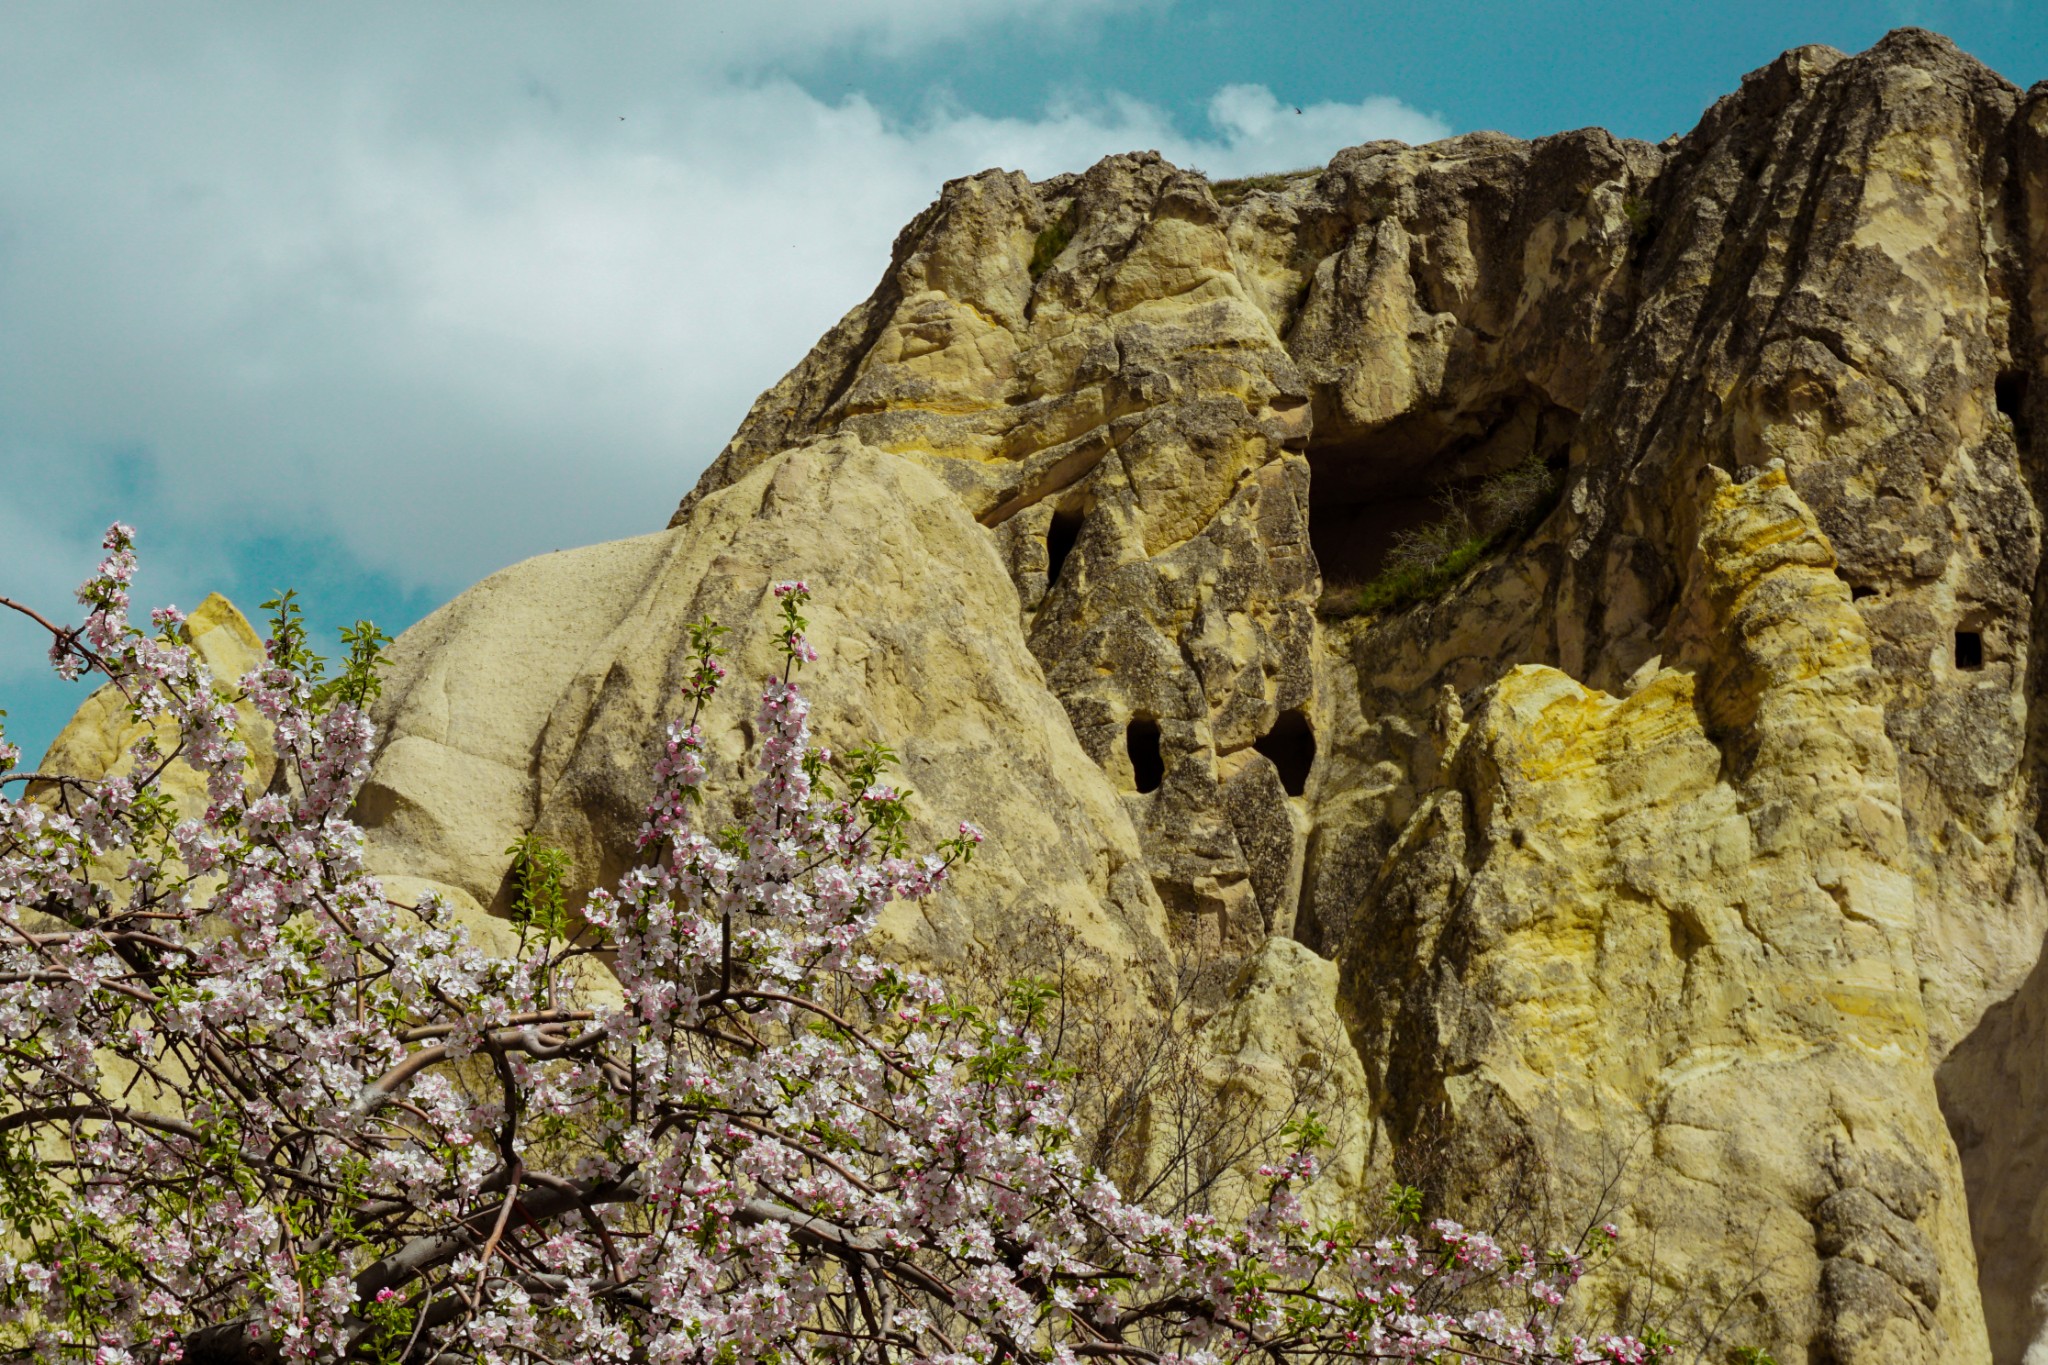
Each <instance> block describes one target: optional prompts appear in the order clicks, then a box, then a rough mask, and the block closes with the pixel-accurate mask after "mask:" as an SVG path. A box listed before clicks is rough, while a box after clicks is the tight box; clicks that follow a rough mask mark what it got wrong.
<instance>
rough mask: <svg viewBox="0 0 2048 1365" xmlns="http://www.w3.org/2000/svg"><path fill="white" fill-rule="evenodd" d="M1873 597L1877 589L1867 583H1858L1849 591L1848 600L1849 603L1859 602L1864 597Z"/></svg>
mask: <svg viewBox="0 0 2048 1365" xmlns="http://www.w3.org/2000/svg"><path fill="white" fill-rule="evenodd" d="M1875 596H1877V589H1876V588H1873V587H1871V586H1870V585H1869V584H1868V583H1858V584H1856V585H1855V586H1853V587H1851V588H1850V589H1849V600H1850V601H1851V602H1861V601H1862V600H1863V599H1864V598H1866V597H1875Z"/></svg>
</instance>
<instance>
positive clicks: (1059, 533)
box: [1045, 508, 1081, 592]
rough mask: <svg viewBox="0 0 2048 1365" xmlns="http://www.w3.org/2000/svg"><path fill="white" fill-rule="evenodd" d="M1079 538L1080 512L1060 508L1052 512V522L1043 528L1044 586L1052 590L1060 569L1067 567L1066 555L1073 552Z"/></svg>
mask: <svg viewBox="0 0 2048 1365" xmlns="http://www.w3.org/2000/svg"><path fill="white" fill-rule="evenodd" d="M1080 539H1081V512H1080V509H1079V508H1076V509H1074V510H1072V511H1068V510H1065V509H1062V510H1060V511H1057V512H1054V513H1053V514H1052V524H1051V525H1050V526H1047V527H1046V528H1045V588H1046V591H1047V592H1050V591H1052V586H1053V584H1055V583H1057V582H1059V581H1060V570H1061V569H1064V568H1066V567H1067V556H1068V555H1071V554H1072V553H1074V545H1075V543H1076V542H1078V541H1079V540H1080Z"/></svg>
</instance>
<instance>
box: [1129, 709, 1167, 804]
mask: <svg viewBox="0 0 2048 1365" xmlns="http://www.w3.org/2000/svg"><path fill="white" fill-rule="evenodd" d="M1124 752H1125V753H1127V754H1129V755H1130V757H1131V776H1132V778H1133V779H1135V781H1136V784H1137V788H1138V790H1139V791H1140V792H1156V791H1158V790H1159V784H1160V783H1161V782H1163V781H1165V780H1166V756H1165V755H1164V754H1163V753H1162V752H1161V751H1160V748H1159V722H1158V721H1156V720H1154V719H1152V718H1151V717H1150V716H1134V717H1132V718H1131V725H1130V728H1129V729H1128V730H1125V731H1124Z"/></svg>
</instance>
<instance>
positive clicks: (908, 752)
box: [360, 438, 1165, 1008]
mask: <svg viewBox="0 0 2048 1365" xmlns="http://www.w3.org/2000/svg"><path fill="white" fill-rule="evenodd" d="M786 578H803V579H806V580H807V581H808V582H810V583H811V585H812V588H813V591H814V593H815V600H814V603H813V607H812V609H811V611H810V613H809V615H810V619H811V623H812V628H811V638H812V640H813V641H814V643H815V644H816V645H817V646H818V648H819V650H820V651H821V653H822V654H823V656H824V658H823V661H822V662H821V663H819V664H818V665H816V666H814V667H813V668H811V669H809V670H807V671H806V673H805V674H804V676H803V681H804V684H805V687H806V691H807V693H808V694H809V695H810V697H811V699H812V702H813V707H814V711H813V718H812V728H813V732H814V733H815V735H816V736H817V737H818V740H819V742H821V743H823V744H827V745H830V746H834V747H841V748H843V747H846V746H848V745H851V744H855V743H860V742H862V741H865V740H870V739H878V740H883V741H885V742H887V743H889V744H891V745H892V746H893V747H894V748H895V749H896V750H897V751H898V753H899V754H900V755H901V758H902V761H901V766H900V769H899V776H900V777H901V778H902V779H903V780H904V781H905V782H906V783H907V785H908V786H909V787H910V788H911V790H912V792H913V793H914V799H913V810H914V812H915V813H916V815H917V816H918V818H919V826H918V829H917V831H916V837H921V838H923V839H924V840H925V841H927V842H928V843H929V842H932V841H935V840H936V839H937V838H940V837H944V836H946V835H948V834H950V833H951V832H952V829H953V825H954V824H955V823H957V821H959V820H961V819H963V818H968V817H970V816H971V817H972V818H973V819H974V820H975V821H976V823H978V824H980V825H981V826H982V828H983V829H984V830H985V832H986V834H987V842H986V843H985V844H984V846H983V848H982V850H981V852H980V854H979V855H978V856H977V858H976V860H975V862H974V864H973V867H972V871H971V876H972V891H971V894H965V895H961V896H955V897H949V898H947V899H946V901H944V902H943V903H941V904H938V905H935V906H933V907H932V908H931V910H930V911H929V912H928V913H929V914H930V915H931V916H933V917H932V918H926V914H927V912H921V911H919V910H917V909H916V908H914V907H899V908H898V909H897V910H896V911H892V918H891V919H889V920H888V921H886V924H885V927H887V928H888V929H889V930H890V931H891V932H892V933H893V934H894V935H895V936H896V937H897V938H898V939H899V941H900V942H902V943H903V944H904V945H905V946H906V947H907V948H908V949H909V950H911V951H914V952H917V953H918V954H920V955H921V956H922V957H924V958H925V959H927V960H930V961H936V962H941V963H958V962H959V961H960V960H961V959H962V954H963V953H964V951H965V950H966V949H967V948H968V947H970V946H973V945H977V944H979V945H982V946H999V945H1000V944H1001V942H1002V941H1003V939H1004V937H1005V935H1007V934H1010V933H1013V932H1016V931H1018V930H1020V929H1021V928H1022V927H1024V926H1028V925H1030V924H1033V923H1036V922H1039V921H1041V920H1043V919H1045V918H1046V917H1048V916H1057V917H1058V918H1059V919H1061V920H1062V921H1063V922H1064V923H1066V924H1068V925H1069V926H1071V927H1073V928H1074V929H1076V930H1077V931H1078V932H1079V933H1080V936H1081V938H1082V940H1083V942H1084V943H1085V945H1086V946H1087V947H1088V948H1089V949H1090V950H1091V952H1092V954H1093V956H1094V959H1095V970H1094V972H1093V973H1092V974H1091V976H1090V980H1091V982H1092V983H1093V985H1092V986H1091V990H1096V991H1099V992H1101V993H1103V994H1104V997H1105V998H1102V999H1098V1000H1092V1001H1091V1004H1092V1005H1097V1006H1101V1007H1104V1008H1108V1007H1110V1005H1111V1003H1112V1002H1111V1000H1110V999H1109V998H1107V997H1109V996H1117V995H1121V996H1122V997H1123V998H1124V999H1125V1000H1126V1002H1128V1000H1129V999H1130V998H1133V996H1134V994H1135V993H1138V992H1141V991H1142V989H1143V987H1144V983H1145V981H1146V980H1147V979H1148V978H1147V973H1148V972H1149V971H1150V970H1151V969H1152V968H1153V967H1155V966H1156V965H1157V964H1158V963H1160V962H1161V961H1162V960H1163V953H1164V947H1165V940H1164V935H1165V923H1164V919H1163V915H1162V912H1161V909H1160V906H1159V902H1158V900H1157V898H1156V897H1155V896H1154V895H1153V893H1152V890H1151V886H1150V883H1149V881H1148V880H1147V879H1146V877H1145V875H1144V871H1143V861H1142V855H1141V853H1140V849H1139V846H1138V842H1137V836H1136V833H1135V832H1134V831H1133V829H1132V828H1131V824H1130V821H1129V819H1128V818H1127V817H1126V815H1125V813H1124V810H1123V807H1122V805H1121V803H1120V802H1119V801H1118V799H1117V797H1116V795H1115V792H1114V791H1113V789H1112V788H1111V786H1110V784H1109V781H1108V779H1107V778H1106V777H1105V776H1104V774H1103V773H1102V772H1101V771H1100V770H1099V769H1098V768H1096V766H1095V765H1094V764H1092V763H1090V762H1089V761H1088V759H1087V757H1086V755H1084V754H1083V753H1082V752H1081V750H1080V748H1079V746H1078V745H1077V744H1076V743H1075V741H1074V739H1073V735H1072V731H1071V730H1070V729H1069V728H1068V726H1067V725H1066V723H1065V718H1064V717H1063V716H1062V715H1061V713H1060V711H1059V707H1058V703H1057V702H1056V701H1054V699H1053V698H1052V697H1051V695H1050V694H1049V693H1048V692H1047V691H1046V689H1045V685H1044V681H1043V676H1042V674H1041V673H1040V671H1039V668H1038V664H1037V662H1036V661H1035V660H1034V659H1033V658H1032V657H1031V654H1030V652H1029V651H1028V650H1027V649H1026V648H1025V644H1024V638H1023V633H1022V631H1021V629H1020V628H1019V626H1018V617H1017V605H1016V595H1015V593H1014V591H1013V590H1012V589H1011V587H1010V583H1009V580H1008V578H1007V576H1006V575H1005V574H1004V571H1003V568H1002V564H1001V562H1000V561H999V560H998V559H997V558H996V555H995V552H994V549H993V547H992V546H991V545H990V543H989V541H988V538H987V536H986V534H985V532H983V531H982V529H981V528H980V527H979V526H977V525H976V524H975V522H974V520H973V518H972V517H970V516H969V515H968V514H967V513H966V512H965V511H964V510H963V509H962V508H961V507H960V506H959V504H958V502H957V501H956V500H955V499H953V498H952V497H951V496H949V495H948V493H947V491H946V490H945V489H944V488H943V487H942V486H941V485H940V484H938V483H937V481H936V480H934V479H933V478H932V476H931V475H930V474H928V473H926V472H925V471H923V470H922V469H920V468H919V467H918V466H917V465H916V464H914V463H911V462H909V461H904V460H900V459H895V458H893V457H890V456H887V455H883V454H880V453H878V452H876V451H873V450H871V449H868V448H866V447H864V446H862V445H861V444H860V443H858V442H857V441H854V440H851V439H844V438H842V439H838V440H835V441H832V442H826V443H822V444H819V445H815V446H812V447H808V448H806V449H804V450H800V451H794V452H791V453H789V454H787V455H784V456H780V457H777V458H775V459H772V460H770V461H767V462H765V463H764V464H762V465H761V466H760V467H758V468H757V469H756V470H754V471H753V472H752V473H750V474H749V475H748V476H747V477H745V478H743V479H741V480H740V481H739V482H737V483H735V484H733V485H731V486H730V487H728V488H726V489H724V490H722V491H721V492H719V493H718V494H717V495H715V496H713V497H709V498H706V499H704V500H703V501H702V502H701V503H700V504H699V506H698V508H697V511H696V513H695V515H694V516H693V519H692V523H691V525H690V527H689V528H688V530H687V531H682V532H664V533H662V534H659V535H654V536H646V537H642V538H640V539H638V540H633V541H625V542H621V543H618V544H614V545H604V546H597V547H594V548H592V549H589V550H577V551H569V552H565V553H562V554H555V555H548V556H544V557H543V558H540V559H536V560H530V561H528V562H526V563H524V564H521V565H517V566H515V567H513V568H511V569H508V570H506V571H504V572H503V573H500V574H497V575H495V576H493V577H492V578H490V579H487V580H485V581H484V582H483V583H481V584H479V585H478V586H477V587H476V588H473V589H471V590H470V591H469V592H468V593H466V594H464V595H463V596H462V597H460V598H457V599H456V600H455V601H454V602H452V603H450V604H449V605H448V606H446V607H443V608H442V609H441V610H440V611H438V612H436V613H434V615H432V616H430V617H429V618H427V620H425V621H423V622H421V623H420V624H419V625H418V626H416V627H414V628H413V629H412V630H410V631H408V632H406V634H405V636H404V637H403V638H402V639H401V641H400V642H399V644H398V645H397V646H395V647H394V649H393V665H392V667H391V669H390V671H389V674H388V677H387V680H386V683H385V691H384V697H383V700H382V701H381V702H380V704H379V706H378V709H377V715H378V718H379V720H380V723H381V725H382V727H383V730H384V738H383V741H382V746H383V747H382V750H381V752H380V754H379V757H378V759H377V764H376V769H375V773H374V775H373V777H372V779H371V781H370V784H369V785H368V786H367V787H366V788H365V789H364V793H363V796H362V798H361V803H360V805H361V812H362V818H363V821H364V823H365V825H366V826H367V827H368V828H369V830H370V832H371V863H372V866H373V868H375V869H376V870H378V871H380V872H381V871H391V872H409V873H412V874H414V875H417V876H424V877H430V878H433V879H435V880H437V881H439V882H443V883H446V884H448V885H451V886H455V887H458V888H460V889H461V890H462V891H463V892H465V893H466V894H467V895H468V896H470V897H472V898H473V899H474V900H475V901H476V902H477V903H479V904H482V905H485V906H492V907H494V908H500V909H501V908H502V906H503V903H504V899H505V895H506V888H505V879H506V874H507V871H508V870H509V866H510V860H509V858H508V857H507V856H506V854H505V852H504V850H505V849H506V848H507V846H508V845H509V844H510V843H511V842H512V840H513V839H515V838H517V837H518V836H520V835H522V834H525V833H528V832H538V833H539V834H540V835H542V836H543V837H544V838H546V839H548V840H549V841H551V842H553V843H555V844H557V845H559V846H561V847H564V848H566V849H567V850H569V851H570V853H571V854H572V855H573V857H574V861H575V867H576V871H577V876H578V879H579V881H580V886H579V887H578V888H577V889H579V890H580V889H584V888H587V887H589V886H591V885H594V884H596V883H597V881H599V880H600V879H608V878H610V877H611V876H614V875H616V874H617V872H619V871H620V870H622V869H623V868H624V867H625V865H626V863H627V860H628V859H629V858H630V857H631V856H632V849H633V839H634V836H635V835H636V833H637V831H638V829H639V826H640V823H641V818H642V815H641V813H642V810H643V808H644V806H645V804H646V801H647V799H648V797H649V796H650V795H651V794H652V790H653V788H652V780H653V779H652V773H651V769H652V766H653V755H654V752H655V749H656V746H657V745H658V743H659V739H660V735H661V729H662V726H663V725H664V724H665V723H666V721H667V720H668V719H670V718H671V716H672V715H673V714H674V713H675V712H676V710H677V707H678V705H679V703H678V696H679V692H678V687H679V684H680V682H681V680H682V677H683V676H684V673H685V671H686V669H687V667H688V660H687V658H686V656H685V653H684V644H685V642H686V641H687V638H688V636H687V625H688V623H689V622H691V621H694V620H697V619H699V618H700V617H709V618H710V619H712V620H715V621H718V622H720V623H722V624H724V625H726V626H728V627H729V628H730V629H731V631H732V635H731V637H730V638H731V640H732V642H733V648H734V655H733V659H732V682H731V684H730V686H729V687H728V690H727V692H726V694H725V695H724V696H723V697H722V698H721V699H720V700H719V702H718V703H717V706H718V712H717V714H714V715H712V716H710V717H708V718H707V720H706V726H707V733H708V734H709V735H710V736H711V737H712V738H713V740H714V743H715V745H716V746H717V748H716V761H715V762H714V764H713V771H712V774H711V778H710V780H709V783H708V785H709V787H710V789H711V790H712V791H713V792H714V793H722V794H723V795H722V797H719V798H716V799H715V800H714V809H715V808H716V804H717V799H725V800H729V799H730V798H731V796H732V795H733V794H735V793H737V792H738V791H739V790H741V789H742V787H743V785H744V783H745V782H746V781H749V780H750V775H749V770H744V769H743V768H742V766H741V765H742V763H743V762H745V761H747V759H748V753H747V751H746V737H747V735H748V734H749V733H750V732H751V724H752V713H753V691H754V689H757V688H758V685H759V681H760V680H761V679H762V678H765V677H766V676H768V675H769V674H770V673H771V672H773V671H774V670H775V669H776V667H777V660H776V657H775V654H774V646H773V633H774V620H775V615H776V607H775V600H774V597H773V594H772V592H771V588H772V586H773V585H774V584H775V583H776V582H778V581H781V580H783V579H786ZM457 792H459V793H460V799H452V800H451V799H448V797H449V796H451V795H454V794H455V793H457Z"/></svg>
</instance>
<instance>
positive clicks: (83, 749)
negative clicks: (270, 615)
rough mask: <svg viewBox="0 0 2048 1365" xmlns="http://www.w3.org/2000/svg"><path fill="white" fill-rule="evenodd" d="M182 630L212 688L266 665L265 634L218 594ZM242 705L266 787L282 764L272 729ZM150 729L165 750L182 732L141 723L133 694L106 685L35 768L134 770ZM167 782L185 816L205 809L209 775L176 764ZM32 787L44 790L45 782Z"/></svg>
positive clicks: (228, 688) (231, 686)
mask: <svg viewBox="0 0 2048 1365" xmlns="http://www.w3.org/2000/svg"><path fill="white" fill-rule="evenodd" d="M182 633H183V635H184V639H185V642H186V643H187V644H189V645H191V646H192V647H193V649H194V650H195V651H197V653H198V655H199V659H200V662H201V663H203V664H204V665H205V666H206V670H207V672H208V674H210V675H211V677H212V678H213V681H214V685H215V686H216V687H217V688H220V689H221V690H222V691H223V692H224V693H230V694H232V693H233V692H235V691H236V690H237V685H238V684H239V683H240V681H241V679H242V677H243V676H244V675H245V674H247V673H248V672H249V671H250V670H251V669H253V668H256V667H259V666H260V665H261V664H262V663H263V641H262V639H261V638H259V637H258V636H257V634H256V631H255V629H254V628H253V627H251V626H250V624H249V621H248V618H247V617H245V616H243V615H242V613H241V612H240V611H239V610H238V609H237V608H236V607H235V604H234V603H232V602H230V601H228V599H227V598H225V597H222V596H221V595H220V594H219V593H217V592H216V593H208V594H207V596H206V600H205V601H203V602H201V603H200V604H199V605H198V607H197V608H195V609H194V610H193V611H192V613H191V614H190V615H189V616H187V617H186V618H185V625H184V629H183V632H182ZM237 710H238V712H239V714H240V716H241V720H242V730H243V739H244V742H245V743H247V744H248V746H249V751H250V752H249V781H250V784H251V785H252V786H255V787H261V786H263V785H265V784H267V783H268V782H269V781H270V775H271V771H272V769H273V768H274V767H275V766H276V763H277V755H276V752H275V751H274V750H273V749H272V748H271V747H270V740H269V727H268V725H267V724H266V723H265V722H264V721H263V720H262V718H261V717H259V716H258V715H257V714H256V708H255V707H253V706H250V705H248V704H247V703H243V704H241V705H240V706H239V707H238V708H237ZM151 732H153V733H154V734H156V736H157V738H158V740H159V741H160V742H161V743H162V745H163V747H164V751H165V752H166V753H168V752H170V749H171V747H172V742H173V741H174V740H175V738H176V732H175V730H174V729H173V727H172V726H171V724H170V723H169V722H168V721H163V720H158V721H153V722H150V723H148V724H144V723H142V722H139V721H137V720H136V719H135V718H134V717H133V716H132V715H130V714H129V710H128V701H127V698H125V697H124V696H122V694H121V692H120V691H119V689H117V688H114V687H110V686H101V687H99V688H98V689H96V690H95V691H94V692H93V693H92V695H91V696H89V697H87V698H86V699H85V700H84V701H83V702H81V703H79V707H78V710H77V712H76V713H75V714H74V715H73V716H72V717H71V719H70V721H68V722H67V723H66V724H65V726H64V728H63V729H62V730H60V731H59V732H58V734H57V738H56V739H54V740H52V741H51V742H50V747H49V750H48V751H47V752H46V753H45V754H44V755H43V760H42V762H41V763H39V764H37V765H36V771H37V772H46V773H65V774H68V775H69V776H72V777H82V778H85V779H87V780H88V781H97V780H98V779H100V778H103V777H109V776H112V775H114V774H117V773H127V772H132V771H133V770H134V767H135V760H134V758H133V756H132V755H130V753H129V750H130V749H132V748H134V746H135V745H136V743H137V742H139V741H140V740H141V739H142V737H143V735H144V734H145V733H151ZM161 786H162V788H163V790H164V791H165V792H166V793H167V794H169V795H170V797H171V798H172V800H173V801H175V802H176V803H177V807H178V810H179V813H180V814H182V815H184V816H186V817H191V816H195V815H198V814H199V813H200V812H201V811H203V810H205V809H206V805H207V795H206V780H205V778H203V777H202V776H201V775H200V774H199V772H198V771H197V770H196V769H194V768H192V767H190V766H188V765H186V764H184V763H173V764H172V765H171V766H170V767H169V768H168V769H166V770H165V772H164V776H163V779H162V783H161ZM32 790H33V791H35V792H36V794H38V795H40V794H42V788H41V785H40V784H37V785H36V786H34V787H32Z"/></svg>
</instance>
